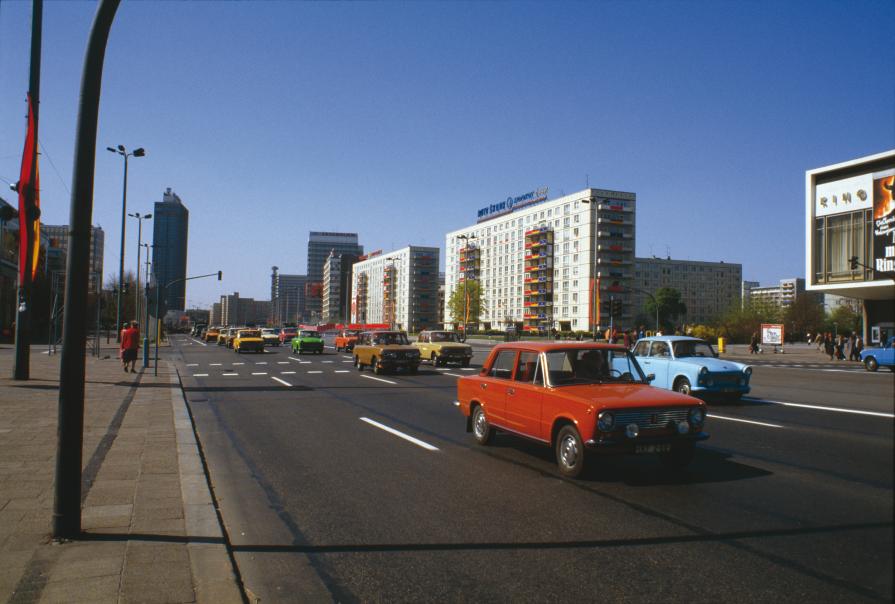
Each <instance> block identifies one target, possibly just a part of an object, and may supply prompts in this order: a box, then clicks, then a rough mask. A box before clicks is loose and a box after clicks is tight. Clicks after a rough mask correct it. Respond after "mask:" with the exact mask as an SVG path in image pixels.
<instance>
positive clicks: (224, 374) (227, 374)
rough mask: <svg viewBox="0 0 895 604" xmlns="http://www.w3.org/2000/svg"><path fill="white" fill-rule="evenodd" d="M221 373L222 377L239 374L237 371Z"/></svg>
mask: <svg viewBox="0 0 895 604" xmlns="http://www.w3.org/2000/svg"><path fill="white" fill-rule="evenodd" d="M221 375H223V376H224V377H227V376H232V375H239V374H238V373H222V374H221Z"/></svg>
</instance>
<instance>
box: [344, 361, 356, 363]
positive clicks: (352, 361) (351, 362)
mask: <svg viewBox="0 0 895 604" xmlns="http://www.w3.org/2000/svg"><path fill="white" fill-rule="evenodd" d="M342 362H343V363H353V362H354V361H342Z"/></svg>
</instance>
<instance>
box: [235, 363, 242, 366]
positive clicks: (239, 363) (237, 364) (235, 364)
mask: <svg viewBox="0 0 895 604" xmlns="http://www.w3.org/2000/svg"><path fill="white" fill-rule="evenodd" d="M233 365H234V366H235V365H245V363H233Z"/></svg>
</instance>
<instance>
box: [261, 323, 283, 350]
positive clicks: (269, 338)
mask: <svg viewBox="0 0 895 604" xmlns="http://www.w3.org/2000/svg"><path fill="white" fill-rule="evenodd" d="M261 339H262V340H264V345H265V346H279V345H280V329H279V327H263V328H262V329H261Z"/></svg>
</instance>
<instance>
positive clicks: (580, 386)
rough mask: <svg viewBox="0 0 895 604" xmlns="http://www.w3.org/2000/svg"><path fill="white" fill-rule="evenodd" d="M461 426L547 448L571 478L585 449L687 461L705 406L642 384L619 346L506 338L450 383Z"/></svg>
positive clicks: (483, 440)
mask: <svg viewBox="0 0 895 604" xmlns="http://www.w3.org/2000/svg"><path fill="white" fill-rule="evenodd" d="M457 400H458V403H459V408H460V411H461V412H462V413H463V415H465V416H466V431H467V432H472V433H473V436H474V437H475V439H476V441H478V442H479V443H480V444H483V445H487V444H489V443H491V442H492V440H493V438H494V433H495V431H501V432H507V433H510V434H514V435H518V436H523V437H525V438H528V439H531V440H533V441H535V442H538V443H541V444H543V445H547V446H550V447H552V448H553V449H554V451H555V453H556V462H557V466H558V467H559V471H560V473H561V474H563V475H564V476H569V477H575V476H578V475H579V474H580V473H581V472H582V470H583V469H584V467H585V461H586V459H585V458H586V452H587V451H596V452H602V453H633V454H659V455H662V456H663V459H664V460H665V461H666V463H668V464H669V465H671V466H674V467H682V466H685V465H687V464H688V463H689V462H690V460H691V459H692V457H693V454H694V446H695V444H696V442H698V441H701V440H705V439H706V438H708V435H707V434H706V433H705V432H704V431H703V427H704V422H705V416H706V408H705V403H704V402H702V401H700V400H698V399H695V398H693V397H690V396H685V395H682V394H678V393H674V392H665V391H663V390H659V389H657V388H653V387H651V386H650V385H649V378H648V377H647V376H645V375H644V374H643V372H642V370H641V369H640V366H639V365H638V364H637V360H636V359H635V358H634V356H633V355H632V354H631V353H630V352H629V351H627V350H626V349H625V348H624V347H622V346H615V345H610V344H596V343H592V342H591V343H584V342H556V343H542V342H512V343H506V344H498V345H497V346H495V347H494V348H493V349H492V351H491V353H490V354H489V356H488V359H487V360H486V361H485V364H484V367H483V368H482V370H481V372H480V373H479V374H478V375H473V376H465V377H462V378H460V379H459V380H457Z"/></svg>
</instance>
